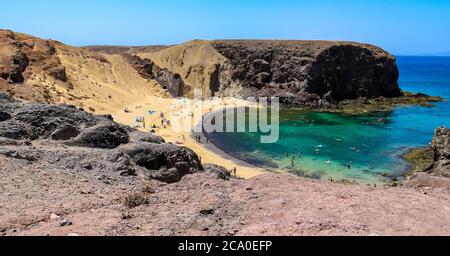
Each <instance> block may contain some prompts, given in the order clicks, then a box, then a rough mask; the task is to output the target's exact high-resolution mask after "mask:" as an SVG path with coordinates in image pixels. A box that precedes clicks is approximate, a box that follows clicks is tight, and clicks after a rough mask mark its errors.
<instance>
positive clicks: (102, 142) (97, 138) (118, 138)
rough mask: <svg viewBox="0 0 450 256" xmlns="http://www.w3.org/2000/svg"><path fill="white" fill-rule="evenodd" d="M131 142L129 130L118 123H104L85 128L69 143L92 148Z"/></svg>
mask: <svg viewBox="0 0 450 256" xmlns="http://www.w3.org/2000/svg"><path fill="white" fill-rule="evenodd" d="M128 142H129V137H128V131H127V130H126V128H125V127H123V126H121V125H119V124H117V123H104V124H99V125H95V126H92V127H89V128H86V129H84V130H83V131H82V132H81V133H80V134H79V135H78V136H77V137H76V138H74V139H72V140H71V141H69V142H68V143H67V144H68V145H76V146H81V147H90V148H109V149H112V148H116V147H118V146H120V145H121V144H126V143H128Z"/></svg>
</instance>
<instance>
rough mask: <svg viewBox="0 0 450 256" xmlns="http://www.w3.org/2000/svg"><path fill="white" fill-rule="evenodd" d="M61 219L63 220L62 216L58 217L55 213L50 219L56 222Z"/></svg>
mask: <svg viewBox="0 0 450 256" xmlns="http://www.w3.org/2000/svg"><path fill="white" fill-rule="evenodd" d="M60 218H61V216H59V215H57V214H55V213H52V214H50V219H51V220H56V219H60Z"/></svg>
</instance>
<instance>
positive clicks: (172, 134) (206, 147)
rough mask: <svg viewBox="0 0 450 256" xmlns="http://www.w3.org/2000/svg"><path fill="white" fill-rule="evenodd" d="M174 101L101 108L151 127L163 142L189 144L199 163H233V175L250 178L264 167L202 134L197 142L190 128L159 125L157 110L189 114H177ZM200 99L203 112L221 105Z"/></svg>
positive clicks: (140, 126)
mask: <svg viewBox="0 0 450 256" xmlns="http://www.w3.org/2000/svg"><path fill="white" fill-rule="evenodd" d="M174 102H175V100H174V99H170V98H163V97H148V98H145V99H141V100H139V101H136V102H135V103H133V104H132V105H129V106H123V107H122V108H111V109H110V111H111V112H109V113H106V112H105V113H104V114H112V116H113V117H114V120H115V121H116V122H119V123H122V124H125V125H129V126H131V127H135V128H137V129H139V130H141V131H145V132H148V131H150V130H154V131H155V134H157V135H159V136H162V137H163V138H164V139H165V140H166V142H171V143H174V144H179V145H182V146H186V147H188V148H191V149H192V150H194V151H195V153H197V154H198V155H199V157H201V160H202V163H203V164H216V165H220V166H224V167H225V168H227V169H228V170H231V169H233V168H234V167H236V169H237V175H238V176H239V177H241V178H246V179H248V178H252V177H255V176H257V175H259V174H261V173H263V172H264V171H265V170H264V169H262V168H260V167H257V166H254V165H251V164H248V163H246V162H244V161H242V160H239V159H237V158H235V157H232V156H230V155H228V154H227V153H225V152H223V151H222V150H220V149H219V148H217V147H215V146H214V145H213V144H212V143H209V142H207V140H206V138H205V137H204V136H203V135H202V139H201V143H199V142H197V141H196V139H195V136H196V134H194V133H193V131H189V132H187V131H182V132H177V131H175V130H174V129H172V127H170V126H166V127H163V126H162V125H161V118H160V113H161V112H162V113H164V116H165V118H167V119H169V120H170V119H173V118H174V117H175V116H178V117H181V119H183V118H190V116H189V115H182V114H180V110H181V109H180V108H179V107H178V108H175V105H174ZM202 103H203V113H204V114H207V113H208V112H209V111H217V110H219V109H221V108H224V107H225V105H224V104H220V105H217V104H213V103H211V102H210V101H207V100H205V101H203V102H202ZM244 104H246V102H245V101H242V100H238V101H237V104H236V105H237V106H242V105H244ZM125 108H128V110H129V112H128V113H126V112H125V111H124V110H125ZM149 111H155V113H154V114H152V115H150V114H149ZM181 112H182V111H181ZM137 117H144V118H145V123H146V127H145V128H144V127H143V123H138V122H136V118H137ZM153 125H155V126H157V128H155V129H153V128H152V127H153ZM195 126H196V124H195V123H193V124H192V127H195Z"/></svg>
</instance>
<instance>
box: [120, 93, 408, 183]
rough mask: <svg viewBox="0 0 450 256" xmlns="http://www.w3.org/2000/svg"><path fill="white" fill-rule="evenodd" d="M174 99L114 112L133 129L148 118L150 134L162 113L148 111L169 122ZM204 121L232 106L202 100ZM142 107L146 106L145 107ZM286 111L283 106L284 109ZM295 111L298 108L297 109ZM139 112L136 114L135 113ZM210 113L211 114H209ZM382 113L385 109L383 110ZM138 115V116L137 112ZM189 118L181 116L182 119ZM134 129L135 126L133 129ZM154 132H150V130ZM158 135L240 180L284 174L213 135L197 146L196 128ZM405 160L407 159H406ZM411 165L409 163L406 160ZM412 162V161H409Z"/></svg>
mask: <svg viewBox="0 0 450 256" xmlns="http://www.w3.org/2000/svg"><path fill="white" fill-rule="evenodd" d="M232 99H233V100H235V101H236V104H235V105H233V108H236V107H243V106H247V104H248V102H247V101H245V100H241V99H236V98H232ZM174 100H175V99H172V98H165V97H160V96H151V97H147V98H144V99H142V100H141V101H138V102H135V103H134V104H133V105H132V106H128V107H129V108H130V110H132V111H131V114H130V113H123V110H122V108H119V109H116V110H115V111H113V112H114V113H115V114H114V117H115V119H117V121H118V122H120V123H123V124H126V125H129V126H131V127H133V124H136V122H135V120H134V117H135V116H136V115H138V116H145V118H146V120H148V121H147V123H148V126H147V129H143V127H137V128H138V129H139V130H141V131H145V132H149V128H151V126H152V125H151V124H152V123H153V124H158V123H160V118H159V114H154V115H153V116H149V115H148V113H147V111H146V108H152V109H153V110H155V111H157V112H158V113H159V112H163V113H164V114H165V115H166V117H167V118H168V119H170V118H169V116H171V115H173V114H174V113H179V111H180V109H179V108H173V103H174ZM202 104H203V113H202V114H203V118H206V117H208V116H209V115H212V114H214V113H217V112H220V111H224V110H226V109H229V108H230V107H226V104H225V106H223V103H221V104H219V105H214V104H212V105H211V102H210V101H208V100H203V101H202ZM396 105H401V104H394V105H393V107H395V106H396ZM143 106H145V107H144V108H143ZM283 108H284V107H283ZM294 109H295V108H294ZM134 110H137V111H134ZM305 110H309V111H315V110H314V109H308V108H305ZM208 111H210V112H208ZM322 111H326V112H330V113H334V112H335V111H332V110H330V109H323V110H322ZM381 111H382V110H381ZM135 112H136V113H135ZM184 117H187V116H184V115H183V116H182V118H184ZM198 125H199V124H198V123H197V124H193V126H192V127H194V128H195V127H198ZM134 127H135V126H134ZM150 130H151V129H150ZM155 134H156V135H159V136H161V137H163V138H164V139H165V140H166V142H170V143H174V144H178V143H177V142H179V138H180V137H184V138H185V139H184V141H183V143H181V144H179V145H180V146H186V147H188V148H190V149H192V150H193V151H194V152H196V153H197V155H198V156H199V157H200V158H201V160H202V163H203V164H216V165H221V166H223V167H225V168H226V169H227V170H231V169H233V168H234V167H236V168H237V170H238V172H237V176H238V177H241V178H246V179H247V178H252V177H255V176H258V175H260V174H263V173H265V172H273V173H282V171H280V170H278V169H271V168H270V167H267V166H261V165H258V164H254V163H251V162H248V161H245V160H243V159H241V158H239V157H236V156H234V155H233V154H231V153H229V152H227V151H226V150H224V149H223V148H221V147H220V145H217V144H215V143H214V141H211V140H210V135H209V134H208V133H206V132H205V131H204V130H203V131H202V133H201V135H202V136H203V142H202V143H198V142H197V141H196V139H195V135H196V134H197V133H196V132H195V129H191V130H190V131H189V132H186V131H185V132H181V133H177V132H175V131H173V130H172V129H171V128H170V127H167V128H158V129H155ZM206 138H208V140H210V141H209V143H207V142H206V140H207V139H206ZM411 150H413V148H410V149H408V150H406V151H405V152H403V153H402V154H400V157H401V158H402V159H403V157H402V156H403V155H405V154H407V153H408V152H409V151H411ZM403 160H404V159H403ZM407 162H408V161H407ZM408 163H409V162H408ZM409 173H410V170H403V171H401V172H400V174H399V175H398V176H396V177H397V178H399V177H405V178H407V177H408V176H409V175H408V174H409ZM386 184H389V181H388V182H386Z"/></svg>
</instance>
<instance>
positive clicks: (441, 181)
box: [408, 127, 450, 187]
mask: <svg viewBox="0 0 450 256" xmlns="http://www.w3.org/2000/svg"><path fill="white" fill-rule="evenodd" d="M449 141H450V130H449V129H448V128H446V127H440V128H437V129H436V131H435V134H434V137H433V141H432V143H431V146H430V148H429V149H427V150H428V151H429V152H432V155H434V157H433V164H432V165H431V166H430V167H429V168H427V169H426V170H423V171H421V172H418V173H415V174H414V175H413V176H412V177H411V180H410V181H409V182H408V185H410V186H414V187H450V143H449Z"/></svg>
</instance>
